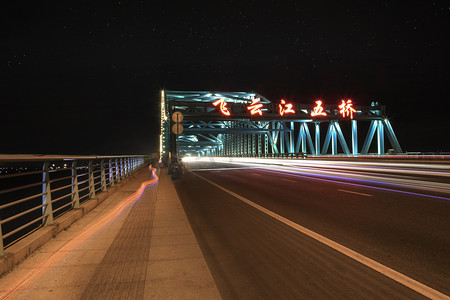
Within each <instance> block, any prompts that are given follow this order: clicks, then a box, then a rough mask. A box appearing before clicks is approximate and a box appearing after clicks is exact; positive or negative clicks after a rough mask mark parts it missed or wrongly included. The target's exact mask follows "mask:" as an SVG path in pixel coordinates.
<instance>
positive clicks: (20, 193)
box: [0, 154, 149, 256]
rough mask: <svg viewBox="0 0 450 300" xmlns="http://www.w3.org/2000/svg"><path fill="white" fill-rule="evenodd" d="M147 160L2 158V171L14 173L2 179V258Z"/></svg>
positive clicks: (116, 157) (129, 157)
mask: <svg viewBox="0 0 450 300" xmlns="http://www.w3.org/2000/svg"><path fill="white" fill-rule="evenodd" d="M148 158H149V157H148V156H144V155H127V156H123V155H120V156H119V155H111V156H99V155H75V156H69V155H28V154H0V164H1V165H2V166H3V167H4V168H5V169H6V171H9V170H11V169H12V168H16V169H15V170H12V173H10V174H8V173H7V172H6V173H3V172H2V173H3V174H0V184H1V186H2V188H1V189H0V256H2V255H4V253H5V249H6V248H8V247H9V246H11V245H12V244H14V243H15V242H17V241H18V240H20V239H22V238H23V237H25V236H26V235H28V234H30V233H31V232H33V231H35V230H36V229H37V228H39V227H42V226H45V225H51V224H52V223H53V219H54V218H55V219H56V218H58V217H59V216H61V215H63V214H64V213H66V212H67V211H69V210H71V209H77V208H79V205H80V203H81V202H82V201H87V200H89V199H92V198H95V196H96V195H97V194H98V193H101V192H103V191H106V190H107V189H108V188H110V187H112V186H114V185H115V184H117V183H119V182H120V181H122V180H123V179H125V178H127V177H128V176H130V175H131V174H132V173H134V172H136V171H137V170H138V169H140V168H142V167H143V166H145V165H146V159H148ZM80 177H81V178H83V180H80V181H79V180H78V179H79V178H80ZM19 204H20V205H19ZM53 206H55V207H53Z"/></svg>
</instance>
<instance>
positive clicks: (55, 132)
mask: <svg viewBox="0 0 450 300" xmlns="http://www.w3.org/2000/svg"><path fill="white" fill-rule="evenodd" d="M153 2H155V1H115V2H112V1H110V2H108V1H105V2H103V1H102V3H108V4H100V1H53V2H52V1H33V2H31V1H30V2H29V3H27V2H24V1H3V2H2V8H1V10H0V11H1V18H0V22H1V27H0V39H1V52H0V53H1V54H0V66H1V67H0V72H1V81H0V82H1V88H0V101H1V102H0V103H1V115H2V117H1V118H0V120H1V121H0V126H1V127H0V128H1V140H0V153H46V154H147V153H149V152H155V151H157V149H158V136H159V123H158V122H159V115H158V113H159V93H160V89H161V88H165V89H173V90H220V91H256V92H258V93H260V94H262V95H264V96H266V97H267V98H269V99H271V100H274V101H278V100H279V99H280V98H285V99H290V100H292V101H295V102H298V103H311V104H313V103H314V101H315V100H316V99H317V98H318V97H321V98H323V100H324V101H328V102H336V101H339V100H340V99H341V98H343V97H345V98H347V97H348V98H352V99H353V102H354V103H355V104H359V105H368V104H369V103H370V102H371V101H374V100H376V101H379V102H381V103H382V104H385V105H387V110H388V115H389V117H390V118H391V122H392V124H393V126H394V130H395V132H396V134H397V137H398V139H399V142H400V144H401V145H402V147H403V149H404V150H406V151H438V150H441V151H450V138H448V136H449V135H448V132H449V131H450V125H449V123H450V122H449V121H450V120H449V113H450V104H449V102H450V101H449V95H450V82H449V78H450V76H449V75H450V59H449V53H450V46H449V36H450V34H449V29H450V2H449V1H354V2H349V1H227V2H218V1H208V2H197V1H189V2H187V1H186V4H181V5H180V4H167V3H165V2H169V1H159V3H160V4H155V3H153ZM163 2H164V4H161V3H163ZM170 2H172V3H174V2H175V3H176V2H179V1H170Z"/></svg>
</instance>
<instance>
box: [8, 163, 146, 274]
mask: <svg viewBox="0 0 450 300" xmlns="http://www.w3.org/2000/svg"><path fill="white" fill-rule="evenodd" d="M137 172H139V170H138V171H137ZM135 174H136V173H134V174H132V175H130V176H129V177H127V178H125V179H123V180H122V181H121V182H119V183H116V184H115V185H114V186H113V187H111V188H109V189H108V190H107V191H104V192H101V193H99V194H98V195H97V196H96V198H93V199H89V200H87V201H86V202H84V203H82V204H81V205H80V208H79V209H73V210H70V211H68V212H67V213H65V214H64V215H62V216H60V217H59V218H58V219H56V220H55V221H54V222H53V224H52V225H48V226H44V227H42V228H39V229H38V230H36V231H35V232H33V233H31V234H30V235H28V236H27V237H25V238H23V239H22V240H20V241H18V242H17V243H15V244H14V245H12V246H11V247H9V248H8V249H6V251H5V255H4V256H2V257H0V276H3V275H4V274H6V273H8V272H10V271H11V270H13V269H14V267H15V266H16V265H17V264H19V263H20V262H21V261H23V260H24V259H25V258H27V257H28V256H30V255H31V254H32V253H33V252H34V251H36V250H37V249H38V248H39V247H41V246H42V245H44V244H45V243H46V242H48V241H49V240H50V239H52V238H54V237H56V236H57V235H58V234H59V233H60V232H61V231H63V230H65V229H67V228H68V227H70V226H71V225H72V224H73V223H74V222H76V221H77V220H79V219H80V218H82V217H83V216H84V215H86V214H87V213H88V212H90V211H91V210H93V209H94V208H95V207H97V205H99V204H100V203H102V202H103V201H105V199H106V198H108V197H109V196H111V195H112V194H114V193H115V192H117V191H119V190H120V189H122V188H123V186H124V185H125V184H126V183H128V182H129V181H130V179H132V178H133V177H134V176H135Z"/></svg>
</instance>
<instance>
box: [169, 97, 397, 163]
mask: <svg viewBox="0 0 450 300" xmlns="http://www.w3.org/2000/svg"><path fill="white" fill-rule="evenodd" d="M255 97H257V98H259V99H261V103H263V104H264V109H263V115H262V116H259V115H256V116H251V115H249V112H248V109H247V106H248V105H249V104H250V103H251V99H252V98H255ZM218 99H225V102H226V103H227V108H228V109H229V110H230V111H231V112H232V114H231V115H230V116H225V115H223V114H222V113H221V112H220V110H219V109H218V108H217V107H215V106H214V105H213V104H212V103H213V102H214V101H217V100H218ZM323 107H324V111H325V112H326V113H327V117H323V118H313V117H311V113H312V112H313V110H312V108H313V105H310V104H293V109H294V110H295V111H296V114H295V115H285V116H283V117H282V116H280V114H279V111H278V103H274V102H271V101H270V100H268V99H267V98H265V97H263V96H261V95H258V94H256V93H247V92H208V91H202V92H199V91H168V90H166V91H164V90H163V91H161V141H160V151H161V157H163V158H164V157H169V156H172V153H176V149H175V135H174V134H173V133H171V131H170V128H171V126H172V125H173V122H172V121H171V118H170V116H171V115H172V114H173V112H175V111H180V112H182V113H183V115H184V119H183V122H182V125H183V127H184V130H183V133H182V134H181V135H180V136H179V147H180V149H179V151H180V153H181V155H190V156H211V155H214V156H238V157H239V156H259V157H261V156H262V157H264V156H273V155H298V154H299V153H304V154H306V153H307V154H309V155H330V154H331V155H354V156H357V155H367V154H369V153H373V154H377V155H383V154H385V144H386V143H385V136H386V137H387V139H388V142H389V143H390V145H391V147H392V149H393V152H394V153H402V152H403V151H402V148H401V147H400V144H399V142H398V140H397V137H396V135H395V133H394V130H393V128H392V125H391V123H390V122H389V120H388V118H387V116H386V107H385V106H384V105H379V104H378V103H374V102H372V104H371V105H370V106H355V109H356V113H355V115H356V117H355V119H352V120H348V119H345V118H343V117H342V116H340V114H339V110H338V109H337V108H336V107H333V106H331V105H324V106H323ZM363 122H364V123H368V122H370V124H369V126H368V130H367V134H366V135H365V137H364V139H363V140H364V143H363V145H362V147H361V148H360V147H359V144H358V141H359V140H362V139H361V137H362V136H361V135H362V134H363V131H362V130H358V124H360V123H363ZM341 125H342V126H345V127H348V130H343V129H342V126H341ZM325 126H326V134H325V135H324V136H322V134H321V133H322V132H323V131H324V130H323V129H325ZM344 133H346V134H344ZM375 133H376V134H377V137H376V139H375V144H376V145H375V149H373V144H374V143H373V142H374V136H375ZM358 134H359V136H358ZM346 136H347V138H346ZM347 141H348V142H347ZM371 146H372V150H375V152H369V151H371ZM359 149H361V151H359Z"/></svg>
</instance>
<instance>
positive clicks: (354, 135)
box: [352, 120, 358, 155]
mask: <svg viewBox="0 0 450 300" xmlns="http://www.w3.org/2000/svg"><path fill="white" fill-rule="evenodd" d="M352 154H353V155H357V154H358V127H357V122H356V120H352Z"/></svg>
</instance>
